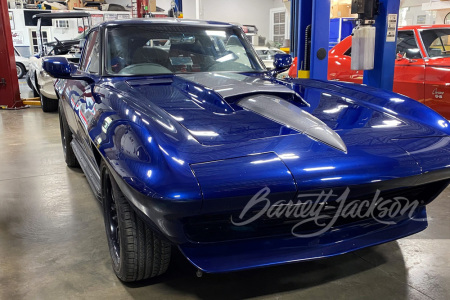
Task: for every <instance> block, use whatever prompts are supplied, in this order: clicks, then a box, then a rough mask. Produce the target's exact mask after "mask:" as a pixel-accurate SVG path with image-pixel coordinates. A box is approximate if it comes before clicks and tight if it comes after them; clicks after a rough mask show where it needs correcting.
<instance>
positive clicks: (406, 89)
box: [394, 30, 425, 102]
mask: <svg viewBox="0 0 450 300" xmlns="http://www.w3.org/2000/svg"><path fill="white" fill-rule="evenodd" d="M397 56H398V57H397V59H396V62H395V72H394V92H396V93H399V94H402V95H405V96H408V97H411V98H413V99H415V100H417V101H419V102H424V100H425V97H424V94H425V61H424V59H423V56H422V53H421V50H420V48H419V45H418V43H417V39H416V36H415V32H414V30H401V31H399V32H398V38H397Z"/></svg>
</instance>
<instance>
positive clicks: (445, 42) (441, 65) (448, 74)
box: [328, 25, 450, 119]
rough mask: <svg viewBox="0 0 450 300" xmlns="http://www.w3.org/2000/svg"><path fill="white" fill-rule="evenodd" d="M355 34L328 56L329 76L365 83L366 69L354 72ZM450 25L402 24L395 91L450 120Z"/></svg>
mask: <svg viewBox="0 0 450 300" xmlns="http://www.w3.org/2000/svg"><path fill="white" fill-rule="evenodd" d="M351 46H352V37H351V36H350V37H348V38H346V39H345V40H343V41H342V42H341V43H339V44H338V45H336V46H335V47H334V48H333V49H332V50H331V51H330V52H329V57H328V79H330V80H339V81H347V82H355V83H362V81H363V73H364V71H353V70H351V68H350V65H351ZM449 83H450V25H429V26H425V25H423V26H407V27H400V28H399V30H398V39H397V58H396V61H395V73H394V92H397V93H400V94H403V95H405V96H408V97H411V98H413V99H415V100H417V101H419V102H421V103H423V104H425V105H427V106H428V107H431V108H432V109H434V110H435V111H437V112H438V113H440V114H441V115H443V116H444V117H445V118H447V119H450V84H449Z"/></svg>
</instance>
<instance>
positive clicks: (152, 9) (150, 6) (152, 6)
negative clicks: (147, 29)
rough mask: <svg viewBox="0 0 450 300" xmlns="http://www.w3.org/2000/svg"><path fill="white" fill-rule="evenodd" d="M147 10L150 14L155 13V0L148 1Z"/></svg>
mask: <svg viewBox="0 0 450 300" xmlns="http://www.w3.org/2000/svg"><path fill="white" fill-rule="evenodd" d="M148 9H149V10H150V12H156V0H149V1H148Z"/></svg>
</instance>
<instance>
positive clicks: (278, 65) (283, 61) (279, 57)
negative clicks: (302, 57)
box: [273, 53, 292, 74]
mask: <svg viewBox="0 0 450 300" xmlns="http://www.w3.org/2000/svg"><path fill="white" fill-rule="evenodd" d="M291 65H292V56H290V55H289V54H281V53H277V54H275V55H274V59H273V66H274V69H273V72H274V74H278V73H281V72H284V71H286V70H288V69H289V67H290V66H291Z"/></svg>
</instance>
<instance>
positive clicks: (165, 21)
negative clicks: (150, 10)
mask: <svg viewBox="0 0 450 300" xmlns="http://www.w3.org/2000/svg"><path fill="white" fill-rule="evenodd" d="M149 24H182V25H186V26H199V25H212V26H227V27H228V26H229V27H239V26H237V25H234V24H230V23H225V22H218V21H204V20H190V19H176V18H148V19H147V18H144V19H126V20H114V21H107V22H103V23H100V24H99V25H98V26H100V27H103V26H115V25H149Z"/></svg>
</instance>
